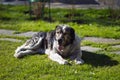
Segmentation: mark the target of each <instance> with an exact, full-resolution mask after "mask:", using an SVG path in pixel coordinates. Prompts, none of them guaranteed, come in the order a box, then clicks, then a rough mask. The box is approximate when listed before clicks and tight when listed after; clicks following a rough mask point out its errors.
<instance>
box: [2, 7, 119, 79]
mask: <svg viewBox="0 0 120 80" xmlns="http://www.w3.org/2000/svg"><path fill="white" fill-rule="evenodd" d="M26 10H28V7H26V6H11V5H6V6H5V5H0V29H10V30H16V32H15V33H14V34H16V33H21V32H26V31H49V30H52V29H54V28H55V26H56V25H58V24H68V25H70V26H72V27H73V28H74V29H75V31H76V33H77V34H78V35H79V36H82V37H85V36H96V37H107V38H120V19H119V18H118V19H114V18H110V17H109V16H110V14H109V13H108V12H109V11H108V10H106V9H105V10H95V9H89V10H79V9H78V10H75V11H74V14H77V15H74V17H69V16H68V17H66V16H67V15H70V14H71V12H70V10H69V9H59V11H58V9H52V10H51V14H52V15H51V16H52V21H53V22H48V21H46V20H30V17H29V15H28V14H24V11H26ZM46 13H48V12H47V9H46V10H45V18H47V17H48V14H46ZM0 38H15V39H20V40H23V42H24V41H26V40H27V39H28V38H26V37H16V36H8V35H0ZM23 42H20V43H16V42H9V41H0V80H43V79H44V80H119V79H120V76H119V74H120V64H119V63H120V55H116V54H110V53H109V52H110V51H116V50H120V49H116V48H111V46H112V45H116V44H120V43H114V44H97V43H93V42H82V45H89V46H93V47H98V48H102V50H101V51H99V52H96V53H90V52H83V59H84V60H85V64H83V65H75V64H74V62H72V63H73V64H72V65H60V64H58V63H56V62H53V61H51V60H50V59H48V57H47V55H32V56H31V55H30V56H26V57H24V58H22V59H16V58H14V57H13V55H14V51H15V49H16V48H17V47H18V46H20V45H21V44H23Z"/></svg>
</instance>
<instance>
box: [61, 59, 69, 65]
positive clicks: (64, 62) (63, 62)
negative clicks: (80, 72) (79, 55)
mask: <svg viewBox="0 0 120 80" xmlns="http://www.w3.org/2000/svg"><path fill="white" fill-rule="evenodd" d="M59 64H63V65H66V64H69V62H68V61H67V60H64V61H61V62H59Z"/></svg>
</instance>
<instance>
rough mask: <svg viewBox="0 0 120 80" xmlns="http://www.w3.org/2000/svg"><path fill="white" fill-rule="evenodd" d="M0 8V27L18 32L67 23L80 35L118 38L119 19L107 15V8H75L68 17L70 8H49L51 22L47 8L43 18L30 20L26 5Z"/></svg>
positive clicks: (38, 29) (42, 29) (50, 27)
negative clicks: (25, 12)
mask: <svg viewBox="0 0 120 80" xmlns="http://www.w3.org/2000/svg"><path fill="white" fill-rule="evenodd" d="M0 9H1V10H0V29H11V30H16V31H18V32H25V31H49V30H51V29H54V28H55V26H56V25H58V24H68V25H70V26H72V27H73V28H74V29H75V31H76V33H77V34H78V35H79V36H82V37H85V36H96V37H106V38H120V19H119V18H118V19H114V18H111V17H109V16H110V14H109V11H108V10H107V9H104V10H102V9H101V10H96V9H88V10H80V9H76V10H74V12H73V14H74V17H70V15H71V10H70V9H51V16H52V22H48V21H46V19H47V18H48V9H45V14H44V15H45V17H44V19H43V20H42V19H41V20H30V16H29V14H24V11H27V10H28V7H27V6H11V5H7V6H5V5H0ZM58 10H59V11H58Z"/></svg>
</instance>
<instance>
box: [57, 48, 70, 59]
mask: <svg viewBox="0 0 120 80" xmlns="http://www.w3.org/2000/svg"><path fill="white" fill-rule="evenodd" d="M59 54H60V55H61V56H62V57H68V56H70V55H71V54H72V47H71V46H67V47H65V48H64V49H63V50H62V51H59Z"/></svg>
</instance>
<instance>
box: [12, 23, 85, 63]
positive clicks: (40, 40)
mask: <svg viewBox="0 0 120 80" xmlns="http://www.w3.org/2000/svg"><path fill="white" fill-rule="evenodd" d="M80 42H81V39H80V38H79V37H78V36H77V35H76V34H75V31H74V29H73V28H71V27H69V26H68V25H57V26H56V28H55V30H53V31H50V32H38V33H37V34H35V35H33V37H32V38H31V39H29V40H28V41H26V42H25V43H24V44H23V45H22V46H20V47H18V48H17V49H16V50H15V54H14V56H15V57H16V58H21V57H23V56H25V55H28V54H35V53H45V54H47V55H48V56H49V58H50V59H51V60H53V61H56V62H58V63H59V64H69V62H68V61H67V60H66V59H65V58H69V59H71V60H75V63H76V64H83V63H84V61H83V60H82V59H81V57H82V51H81V49H80Z"/></svg>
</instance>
